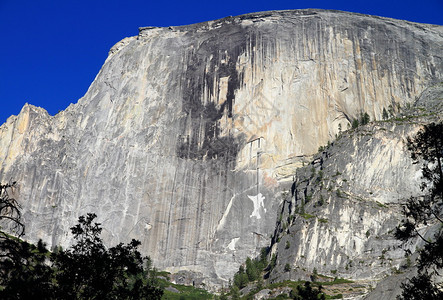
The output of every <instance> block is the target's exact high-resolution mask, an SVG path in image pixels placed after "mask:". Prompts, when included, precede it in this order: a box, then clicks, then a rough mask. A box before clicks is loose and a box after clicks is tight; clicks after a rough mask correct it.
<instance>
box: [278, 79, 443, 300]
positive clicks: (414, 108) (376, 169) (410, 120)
mask: <svg viewBox="0 0 443 300" xmlns="http://www.w3.org/2000/svg"><path fill="white" fill-rule="evenodd" d="M442 104H443V84H441V83H440V84H438V85H436V86H434V87H432V88H429V89H428V90H426V91H425V92H424V93H423V94H422V95H421V97H420V98H419V99H418V100H417V101H415V103H414V105H411V106H408V107H407V108H404V109H402V110H401V112H400V113H399V114H398V115H397V116H396V117H392V118H390V119H388V120H383V121H376V122H371V123H370V124H368V125H366V126H361V127H358V128H356V129H352V130H348V131H346V132H344V133H342V134H340V135H339V136H338V137H337V139H336V140H335V141H333V142H332V143H331V144H330V145H329V146H328V147H326V148H325V149H324V150H322V151H321V152H319V153H318V154H316V155H315V156H314V159H313V161H312V162H311V163H310V164H308V165H306V166H304V167H302V168H300V169H298V170H297V173H296V175H295V181H294V183H293V185H292V187H291V190H290V191H286V192H284V193H283V195H282V197H283V198H284V201H283V202H282V207H281V211H280V217H279V220H278V222H277V228H276V231H275V235H274V237H273V243H272V252H273V253H274V255H276V258H277V260H276V267H275V268H274V269H273V270H272V272H271V274H270V281H271V282H272V281H283V280H287V279H291V280H298V279H300V278H302V279H306V280H309V278H310V277H311V276H313V275H314V274H322V275H326V276H330V277H331V278H334V277H337V276H340V277H345V278H347V279H352V280H355V281H357V282H358V283H359V284H358V285H359V286H360V289H359V288H357V289H355V288H354V289H353V292H348V294H351V295H352V294H354V297H355V299H360V297H358V296H357V295H360V296H361V295H362V294H365V293H367V291H368V287H369V286H372V287H375V286H376V284H377V282H378V281H379V280H381V279H384V280H383V281H382V282H380V286H381V287H380V288H378V289H376V290H375V291H374V292H373V293H372V294H369V295H368V296H367V299H394V298H395V296H396V295H398V293H399V292H400V291H401V289H400V284H399V283H400V282H402V281H403V282H404V281H405V278H407V277H408V276H409V277H410V276H411V274H413V273H414V272H416V270H415V269H414V268H412V267H413V266H414V262H413V260H411V261H410V262H407V260H406V258H405V252H404V251H403V249H409V250H411V252H412V253H414V252H415V251H416V249H419V248H420V247H423V244H424V242H423V241H422V240H420V239H416V240H411V241H410V242H408V243H406V244H405V245H402V244H401V242H400V241H398V240H396V239H395V237H394V234H393V233H394V231H395V227H396V226H397V225H398V224H399V223H400V220H401V219H402V218H403V217H402V214H401V205H402V204H403V203H404V201H405V200H406V199H408V198H409V197H411V196H419V195H422V194H423V191H421V190H420V188H419V187H420V183H421V182H422V178H421V169H420V166H418V165H416V164H413V161H412V160H411V158H410V152H409V151H408V150H407V146H406V138H407V137H413V136H414V135H415V133H416V132H417V130H418V129H419V128H421V126H422V125H424V124H429V123H431V122H436V123H439V122H442V121H443V106H442ZM437 223H438V222H437ZM428 225H432V224H428ZM435 230H439V225H438V224H436V225H435V226H428V227H424V228H422V232H421V233H422V234H423V236H425V237H427V238H431V237H432V236H433V234H434V233H435ZM408 265H409V266H408ZM386 287H389V288H386ZM351 295H347V296H351ZM351 298H352V297H351ZM351 298H349V299H351ZM352 299H354V298H352ZM365 299H366V298H365Z"/></svg>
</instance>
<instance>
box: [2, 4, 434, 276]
mask: <svg viewBox="0 0 443 300" xmlns="http://www.w3.org/2000/svg"><path fill="white" fill-rule="evenodd" d="M442 32H443V30H442V28H441V27H439V26H432V25H423V24H416V23H410V22H405V21H398V20H392V19H384V18H378V17H371V16H364V15H358V14H350V13H344V12H330V11H320V10H301V11H282V12H266V13H257V14H249V15H244V16H239V17H229V18H225V19H222V20H217V21H211V22H205V23H200V24H194V25H189V26H181V27H170V28H152V27H145V28H140V33H139V35H138V36H137V37H130V38H126V39H124V40H122V41H121V42H119V43H117V44H116V45H115V46H114V47H113V48H112V49H111V51H110V54H109V57H108V59H107V60H106V62H105V64H104V66H103V67H102V69H101V70H100V72H99V74H98V75H97V77H96V79H95V80H94V82H93V83H92V85H91V86H90V88H89V90H88V92H87V93H86V95H85V96H84V97H83V98H81V99H80V100H79V101H78V103H77V104H73V105H70V106H69V107H68V108H67V109H66V110H65V111H63V112H60V113H59V114H57V115H56V116H49V115H48V114H47V113H46V111H44V110H43V109H41V108H36V107H34V106H31V105H25V106H24V107H23V109H22V111H21V113H20V114H19V115H18V116H17V117H15V116H14V117H11V118H9V119H8V121H7V122H6V123H5V124H3V125H2V127H0V149H1V151H0V162H1V169H0V179H1V180H2V181H7V180H9V179H10V178H13V179H14V180H16V181H17V182H19V183H20V187H19V189H18V190H17V195H18V198H19V200H20V201H21V203H22V204H23V212H24V219H25V222H26V224H27V235H26V236H27V238H28V239H30V240H33V241H35V240H37V239H38V238H43V239H44V240H45V241H46V242H47V243H48V244H49V245H57V244H61V245H63V246H64V247H66V246H68V245H69V243H70V240H71V237H70V235H69V234H68V232H69V228H70V227H71V226H73V225H74V224H75V223H76V220H77V217H78V216H79V215H81V214H85V213H87V212H95V213H96V214H97V215H98V216H99V221H100V222H102V223H103V226H104V229H105V230H104V235H105V241H106V242H108V243H110V244H111V243H116V242H120V241H128V240H129V239H131V238H136V239H139V240H140V241H141V242H142V243H143V244H142V247H143V252H144V253H145V254H148V255H150V256H151V257H152V258H153V259H154V261H155V264H156V265H157V266H158V267H159V268H161V269H168V270H171V271H178V270H192V271H194V272H197V273H198V272H200V273H201V274H202V275H203V276H204V277H206V278H207V282H209V283H217V282H222V281H224V280H227V279H228V278H229V277H230V276H232V274H233V273H234V272H235V271H236V270H237V269H238V265H239V263H241V262H243V261H244V259H245V258H246V256H248V255H249V256H252V255H255V254H256V253H258V251H259V249H260V248H261V247H263V246H265V245H267V244H268V242H269V240H268V237H269V236H270V234H271V233H272V232H273V231H274V227H275V222H276V217H277V213H276V212H277V209H278V207H279V201H280V200H279V199H278V197H275V195H276V193H278V192H279V191H281V189H282V188H286V186H287V184H288V180H290V179H292V174H294V172H295V169H296V168H297V167H299V166H301V164H302V162H303V161H304V157H308V156H310V155H312V154H313V153H315V152H316V151H317V148H318V146H320V145H324V144H326V143H327V141H328V140H330V139H331V138H333V137H334V136H335V134H337V133H338V132H339V128H342V129H343V130H345V129H346V128H348V127H349V125H350V122H351V120H352V119H353V118H354V117H356V116H357V115H358V114H359V113H360V112H362V111H365V112H368V114H369V115H370V116H371V119H380V118H381V116H382V111H383V108H385V109H387V110H388V109H389V108H390V107H392V108H393V109H396V107H397V105H398V104H399V105H404V104H406V103H409V102H412V101H413V100H414V99H415V97H416V96H417V95H419V93H420V92H421V91H423V90H424V89H425V87H427V86H428V85H430V84H431V83H433V82H436V81H441V80H442V78H443V75H442V70H443V60H442V53H441V48H442V45H443V34H442Z"/></svg>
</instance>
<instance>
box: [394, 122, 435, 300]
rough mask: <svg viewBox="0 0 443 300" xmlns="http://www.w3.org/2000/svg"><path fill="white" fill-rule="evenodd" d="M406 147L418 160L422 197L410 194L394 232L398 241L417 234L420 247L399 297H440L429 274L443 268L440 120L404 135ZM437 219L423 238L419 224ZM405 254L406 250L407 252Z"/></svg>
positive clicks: (432, 222)
mask: <svg viewBox="0 0 443 300" xmlns="http://www.w3.org/2000/svg"><path fill="white" fill-rule="evenodd" d="M408 149H409V150H410V151H411V158H412V159H413V160H414V163H419V162H423V163H422V174H423V179H424V181H423V182H422V184H421V186H420V187H421V190H422V191H424V192H425V193H426V194H425V196H422V197H411V198H410V199H408V201H407V202H406V204H405V205H404V207H403V216H404V219H403V220H402V222H401V224H400V225H399V226H398V227H397V229H396V232H395V236H396V238H398V239H399V240H401V241H404V242H405V241H408V240H409V239H411V238H413V237H417V236H418V237H419V238H421V239H422V240H423V241H424V242H425V245H424V247H423V248H422V249H421V250H420V251H419V258H418V262H417V268H418V275H417V276H415V277H413V278H412V279H410V280H409V282H406V283H403V284H402V289H403V292H402V294H401V296H399V297H398V298H399V299H443V292H442V289H441V283H440V284H437V283H435V282H433V280H432V277H433V275H438V270H439V269H442V268H443V232H442V226H441V225H443V218H442V207H443V169H442V162H443V124H442V123H439V124H435V123H432V124H429V125H425V126H424V127H423V129H422V130H420V131H419V132H418V133H417V135H416V136H415V137H414V138H413V139H411V138H409V139H408ZM438 223H440V227H439V228H438V229H437V230H436V233H435V234H434V237H433V239H427V238H425V236H423V235H422V233H420V231H419V229H420V228H421V227H423V226H430V225H433V224H438ZM407 254H410V252H409V253H407Z"/></svg>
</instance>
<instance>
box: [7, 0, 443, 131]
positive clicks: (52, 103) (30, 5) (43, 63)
mask: <svg viewBox="0 0 443 300" xmlns="http://www.w3.org/2000/svg"><path fill="white" fill-rule="evenodd" d="M300 8H324V9H337V10H344V11H352V12H359V13H364V14H372V15H378V16H384V17H391V18H396V19H403V20H409V21H414V22H421V23H431V24H439V25H443V0H435V1H431V0H421V1H389V0H384V1H378V0H372V1H358V0H353V1H331V0H329V1H315V0H314V1H284V0H270V1H261V0H255V1H249V0H236V1H232V0H224V1H223V0H221V1H217V0H216V1H211V0H206V1H186V0H181V1H176V0H164V1H158V0H156V1H152V0H145V1H139V0H125V1H117V0H107V1H99V0H57V1H51V0H0V38H1V43H0V104H1V107H0V124H2V123H4V122H5V121H6V119H7V118H8V117H9V116H10V115H12V114H18V113H19V112H20V109H21V108H22V106H23V105H24V104H25V103H26V102H28V103H31V104H34V105H37V106H41V107H44V108H45V109H46V110H48V112H49V113H50V114H51V115H54V114H55V113H57V112H58V110H63V109H65V108H66V107H67V106H68V105H69V103H71V102H72V103H75V102H77V100H78V99H79V98H81V97H82V96H83V95H84V94H85V92H86V91H87V89H88V87H89V85H90V84H91V83H92V81H93V80H94V78H95V76H96V75H97V73H98V71H99V70H100V67H101V66H102V64H103V62H104V61H105V59H106V57H107V54H108V51H109V49H110V48H111V47H112V46H113V45H114V44H115V43H116V42H118V41H119V40H121V39H123V38H124V37H128V36H134V35H137V34H138V27H141V26H171V25H172V26H173V25H175V26H176V25H185V24H191V23H197V22H202V21H209V20H214V19H219V18H223V17H226V16H230V15H231V16H235V15H240V14H244V13H249V12H257V11H265V10H280V9H300ZM442 51H443V50H442Z"/></svg>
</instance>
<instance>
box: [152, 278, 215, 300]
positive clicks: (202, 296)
mask: <svg viewBox="0 0 443 300" xmlns="http://www.w3.org/2000/svg"><path fill="white" fill-rule="evenodd" d="M159 282H160V286H161V287H162V288H164V289H165V290H164V294H163V297H162V298H161V299H162V300H181V299H195V300H206V299H214V295H212V294H210V293H209V292H208V291H206V290H204V289H198V288H195V287H193V286H188V285H180V284H172V283H170V282H169V281H166V280H159ZM167 287H172V288H174V289H176V290H178V293H176V292H172V291H168V290H167V289H166V288H167Z"/></svg>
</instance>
